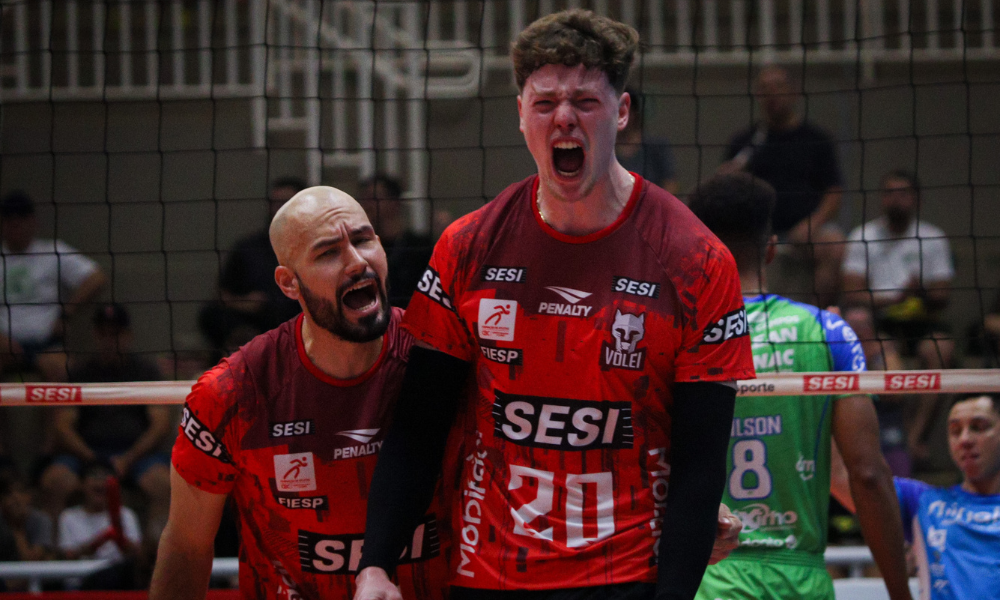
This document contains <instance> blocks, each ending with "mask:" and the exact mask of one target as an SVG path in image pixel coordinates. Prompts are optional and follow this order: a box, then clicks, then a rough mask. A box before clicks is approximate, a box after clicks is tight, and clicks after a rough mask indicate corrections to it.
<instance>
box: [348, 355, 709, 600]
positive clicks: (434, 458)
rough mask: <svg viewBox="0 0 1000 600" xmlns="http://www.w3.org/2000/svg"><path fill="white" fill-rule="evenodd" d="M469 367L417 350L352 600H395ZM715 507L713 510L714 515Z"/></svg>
mask: <svg viewBox="0 0 1000 600" xmlns="http://www.w3.org/2000/svg"><path fill="white" fill-rule="evenodd" d="M468 374H469V363H467V362H465V361H463V360H459V359H458V358H455V357H453V356H450V355H448V354H445V353H444V352H439V351H437V350H433V349H431V348H430V347H427V346H421V345H416V346H414V347H413V349H412V350H411V351H410V361H409V364H408V365H407V367H406V374H405V375H404V377H403V387H402V390H401V391H400V395H399V401H398V403H397V405H396V411H395V414H394V415H393V421H392V427H391V428H390V429H389V433H388V434H387V435H386V439H385V443H384V444H383V445H382V448H381V450H380V451H379V458H378V464H377V465H376V467H375V472H374V474H373V475H372V483H371V487H370V488H369V491H368V518H367V521H366V524H365V541H364V551H363V554H362V557H361V562H360V564H359V567H358V568H359V573H358V577H357V591H356V592H355V594H354V597H355V599H357V600H362V599H365V600H377V599H391V598H400V595H399V590H398V589H397V588H396V587H395V586H394V585H392V582H391V581H390V580H389V574H390V573H392V572H393V571H394V570H395V568H396V562H397V560H398V559H399V556H400V554H402V551H403V547H404V546H405V545H406V540H407V538H408V537H409V535H410V534H411V533H412V532H413V528H414V527H416V525H417V523H418V521H419V519H420V517H421V516H423V514H424V513H425V512H426V511H427V508H428V506H430V503H431V499H432V497H433V495H434V488H435V486H436V484H437V479H438V474H439V473H440V471H441V461H442V458H443V456H444V449H445V445H446V443H447V441H448V432H449V430H450V429H451V424H452V422H453V421H454V420H455V414H456V413H457V411H458V399H459V394H460V393H461V391H462V388H463V386H464V385H465V381H466V377H467V376H468ZM714 510H715V507H714V506H713V516H714Z"/></svg>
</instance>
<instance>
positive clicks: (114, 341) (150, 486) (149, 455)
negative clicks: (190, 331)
mask: <svg viewBox="0 0 1000 600" xmlns="http://www.w3.org/2000/svg"><path fill="white" fill-rule="evenodd" d="M94 341H95V345H96V352H95V353H94V355H93V356H91V357H90V358H89V359H87V360H86V361H84V362H82V363H81V364H77V365H74V366H73V367H72V368H71V369H70V377H71V381H74V382H80V383H110V382H122V381H158V380H160V379H162V377H161V375H160V371H159V369H158V368H157V366H156V364H155V363H153V362H152V361H150V360H148V359H146V358H144V357H142V356H140V355H138V354H136V353H134V352H133V351H132V329H131V326H130V318H129V314H128V312H127V311H126V310H125V308H124V307H122V306H121V305H118V304H108V305H105V306H102V307H100V308H99V309H98V310H97V311H96V312H95V314H94ZM53 429H54V431H55V442H56V445H57V447H58V448H59V449H60V450H61V451H62V452H63V453H62V454H58V455H57V456H56V457H55V458H54V459H53V461H52V464H51V465H49V467H48V468H46V469H45V471H44V472H43V473H42V477H41V487H42V491H43V492H44V494H43V499H44V504H45V507H46V509H48V510H49V512H50V513H53V514H58V512H59V510H61V509H62V508H63V507H65V503H66V499H67V497H68V496H69V495H70V494H71V493H72V492H74V491H75V490H77V489H79V487H80V478H79V476H80V472H81V467H82V465H84V464H87V463H89V462H92V461H95V460H102V461H107V462H108V464H110V465H112V467H113V468H114V472H115V474H116V475H117V476H118V477H119V478H120V479H122V480H123V481H125V482H129V483H134V484H135V485H138V487H139V488H140V489H141V490H142V491H143V493H144V494H145V495H146V498H147V499H148V501H149V510H148V514H149V518H148V519H147V523H148V526H147V532H148V534H147V535H148V537H150V538H151V539H154V540H155V539H157V538H158V537H159V531H160V530H161V529H162V528H163V525H164V524H165V523H166V518H167V512H168V510H169V507H170V455H169V454H168V453H167V452H165V451H163V449H162V448H161V446H163V444H164V443H165V440H166V438H167V436H168V435H170V434H172V433H173V422H172V419H171V416H170V408H169V407H167V406H162V405H145V406H142V405H134V406H82V407H59V408H57V409H56V413H55V417H54V423H53Z"/></svg>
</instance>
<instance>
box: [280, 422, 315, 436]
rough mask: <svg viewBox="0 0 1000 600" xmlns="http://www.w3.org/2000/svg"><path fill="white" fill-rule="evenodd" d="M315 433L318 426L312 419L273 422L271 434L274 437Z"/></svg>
mask: <svg viewBox="0 0 1000 600" xmlns="http://www.w3.org/2000/svg"><path fill="white" fill-rule="evenodd" d="M313 433H316V426H315V425H314V424H313V421H312V419H305V420H303V421H287V422H284V423H271V429H270V434H271V437H273V438H280V437H298V436H300V435H312V434H313Z"/></svg>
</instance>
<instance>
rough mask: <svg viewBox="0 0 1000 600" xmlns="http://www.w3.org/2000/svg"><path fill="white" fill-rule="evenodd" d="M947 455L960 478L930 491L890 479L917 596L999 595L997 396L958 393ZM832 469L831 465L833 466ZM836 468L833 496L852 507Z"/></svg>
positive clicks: (999, 599)
mask: <svg viewBox="0 0 1000 600" xmlns="http://www.w3.org/2000/svg"><path fill="white" fill-rule="evenodd" d="M948 446H949V449H950V450H951V458H952V460H954V461H955V464H956V465H958V468H959V469H960V470H961V471H962V483H960V484H958V485H955V486H953V487H950V488H937V487H933V486H930V485H927V484H926V483H923V482H920V481H914V480H912V479H904V478H900V477H897V478H896V480H895V481H896V493H897V494H898V495H899V507H900V511H901V512H902V515H903V521H904V523H910V524H911V528H910V530H909V532H908V536H907V537H908V539H909V541H910V542H911V543H912V544H913V547H914V552H915V554H916V557H917V565H918V571H919V576H920V588H921V598H929V599H931V600H945V599H951V598H962V599H964V598H975V599H993V600H1000V395H998V394H973V395H970V396H965V397H962V398H959V400H958V401H956V402H955V404H954V405H953V406H952V408H951V412H950V413H949V415H948ZM835 471H837V469H835ZM846 483H847V481H846V478H845V477H844V476H843V472H842V471H840V472H839V473H835V476H834V478H833V482H832V491H833V494H834V496H835V497H836V498H837V499H838V500H839V501H840V502H841V504H844V505H845V506H847V507H848V508H851V506H852V504H853V502H852V500H851V495H850V491H849V490H848V489H847V485H846Z"/></svg>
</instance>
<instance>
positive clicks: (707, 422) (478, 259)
mask: <svg viewBox="0 0 1000 600" xmlns="http://www.w3.org/2000/svg"><path fill="white" fill-rule="evenodd" d="M637 43H638V34H637V33H636V32H635V30H634V29H632V28H630V27H628V26H626V25H623V24H621V23H618V22H615V21H612V20H610V19H607V18H604V17H599V16H596V15H594V14H593V13H590V12H587V11H579V10H573V11H565V12H561V13H556V14H553V15H550V16H547V17H544V18H542V19H540V20H539V21H536V22H535V23H534V24H532V25H531V26H529V27H528V28H527V29H526V30H525V31H524V32H522V33H521V35H520V36H519V37H518V39H517V41H516V42H515V44H514V46H513V50H512V55H513V59H514V68H515V74H516V78H517V83H518V86H519V88H520V92H521V93H520V95H519V96H518V112H519V115H520V128H521V131H522V132H523V133H524V138H525V141H526V142H527V145H528V149H529V151H530V152H531V154H532V156H533V157H534V160H535V163H536V165H537V168H538V174H537V175H533V176H531V177H529V178H528V179H525V180H524V181H521V182H519V183H516V184H514V185H512V186H510V187H508V188H507V189H506V190H504V191H503V192H502V193H501V194H500V195H499V196H498V197H497V198H496V199H495V200H493V201H492V202H491V203H489V204H488V205H487V206H485V207H483V208H482V209H480V210H478V211H476V212H474V213H472V214H470V215H467V216H466V217H464V218H462V219H460V220H459V221H457V222H456V223H454V224H453V225H452V226H451V227H449V228H448V230H446V232H445V233H444V236H443V237H442V238H441V240H440V241H439V242H438V244H437V246H436V248H435V250H434V255H433V258H432V259H431V264H430V266H429V268H428V269H427V271H426V272H425V273H424V276H423V279H422V280H421V282H420V285H419V286H418V292H417V293H416V294H415V295H414V297H413V299H412V301H411V302H410V305H409V308H408V310H407V314H406V317H405V318H404V322H403V326H404V327H405V328H406V329H408V330H409V331H410V332H411V333H412V334H413V335H414V336H415V337H416V339H417V340H418V344H419V346H417V347H414V349H413V350H412V352H411V355H410V362H409V366H408V368H407V372H406V376H405V379H404V385H403V389H402V392H401V394H402V395H401V398H400V401H399V406H398V409H397V414H396V416H395V420H394V423H395V425H394V427H393V429H392V430H391V433H390V435H389V437H388V438H387V439H386V443H385V445H384V446H383V448H382V451H381V457H380V460H379V464H378V467H377V468H376V474H375V478H374V480H373V482H372V490H371V494H370V496H369V512H368V521H367V526H366V536H365V544H364V556H363V558H362V562H361V566H362V567H363V570H362V572H361V573H360V574H359V576H358V592H357V594H356V596H355V598H356V600H375V599H382V598H385V599H389V598H397V597H398V596H399V591H398V590H397V589H396V588H395V587H394V586H393V585H392V584H391V581H390V579H389V577H388V575H389V574H390V573H391V571H392V570H393V568H394V566H395V565H396V562H397V557H398V556H399V555H400V552H401V550H402V548H403V546H404V545H405V543H406V540H407V539H408V537H409V535H410V532H412V531H413V527H414V525H415V524H416V523H417V522H419V519H420V517H421V515H423V514H424V511H425V510H426V507H427V504H428V502H429V501H430V498H431V495H432V491H433V489H434V481H435V478H436V475H437V473H438V471H439V470H440V465H441V459H442V454H443V448H444V442H445V438H446V437H447V432H448V430H449V426H450V424H451V423H452V422H453V421H454V418H455V415H456V413H459V412H460V413H461V421H460V424H459V427H462V428H464V431H465V433H464V444H465V451H466V453H467V458H466V460H465V462H464V465H465V469H464V473H463V475H462V478H461V488H460V492H461V493H460V494H458V495H456V497H455V505H454V506H453V510H452V514H453V516H454V517H453V521H452V523H453V528H454V532H455V536H456V538H455V544H456V546H455V548H454V549H453V561H452V562H453V566H454V569H453V571H452V574H451V576H452V585H453V587H452V598H454V599H456V600H462V599H464V598H471V597H475V598H506V597H508V596H510V597H514V596H517V595H519V594H520V593H521V592H520V590H538V591H539V592H538V594H537V598H539V599H541V598H572V599H575V598H589V597H598V596H599V597H602V598H604V597H616V598H652V597H654V595H655V596H656V597H657V598H692V597H693V596H694V594H695V591H696V590H697V588H698V584H699V582H700V580H701V577H702V573H703V572H704V569H705V565H706V563H707V562H708V560H709V556H710V553H711V550H712V540H713V538H714V536H715V533H716V529H717V519H716V507H717V506H718V502H719V499H720V498H721V496H722V491H723V485H724V480H725V466H726V448H727V444H728V441H729V430H730V427H731V420H732V416H733V402H734V396H735V389H734V385H733V380H735V379H740V378H751V377H753V376H754V371H753V363H752V359H751V353H750V343H749V339H748V338H747V327H746V315H745V312H744V308H743V300H742V298H741V295H740V288H739V278H738V275H737V272H736V268H735V265H734V263H733V259H732V257H731V255H730V254H729V252H728V251H727V250H726V248H725V247H724V246H723V245H722V244H721V243H720V242H719V241H718V240H717V239H716V238H715V237H714V236H712V234H711V233H710V232H709V231H708V230H707V229H706V228H705V227H704V226H703V225H702V224H701V223H700V222H699V221H698V220H697V219H696V218H695V217H694V216H693V215H692V214H691V213H690V211H688V210H687V208H685V207H684V206H683V205H682V204H681V203H680V202H679V201H678V200H677V199H676V198H674V197H673V196H671V195H670V194H668V193H667V192H665V191H663V190H662V189H660V188H658V187H656V186H655V185H652V184H650V183H648V182H646V181H643V179H642V178H641V177H639V176H638V175H636V174H633V173H629V172H628V171H626V170H625V169H624V168H623V167H622V166H621V165H620V164H619V163H618V162H617V160H616V158H615V154H614V147H615V136H616V135H617V132H619V131H621V130H622V129H623V128H624V127H625V125H626V123H627V121H628V111H629V106H630V98H629V96H628V94H625V93H623V90H624V87H625V83H626V78H627V75H628V72H629V68H630V67H631V64H632V60H633V56H634V53H635V51H636V47H637ZM470 378H471V379H472V382H471V383H472V385H470V386H469V387H474V389H473V390H472V391H471V392H470V394H469V398H468V401H467V402H466V403H464V404H463V407H462V410H461V411H460V409H459V403H458V401H457V399H458V397H459V395H460V392H462V391H465V390H466V385H465V384H466V382H467V381H468V380H469V379H470ZM668 484H669V494H668V493H667V491H668ZM364 567H367V568H364ZM657 567H659V570H657ZM404 595H405V594H404Z"/></svg>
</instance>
